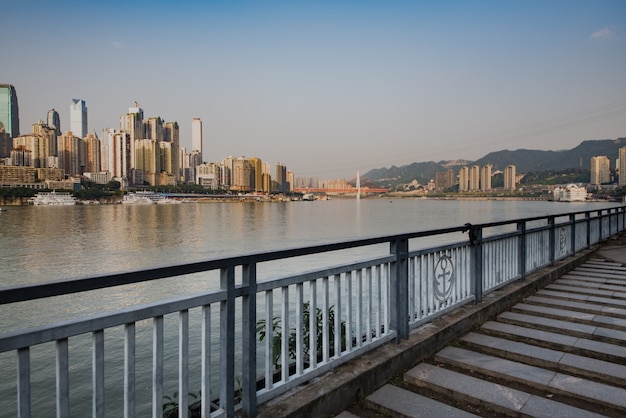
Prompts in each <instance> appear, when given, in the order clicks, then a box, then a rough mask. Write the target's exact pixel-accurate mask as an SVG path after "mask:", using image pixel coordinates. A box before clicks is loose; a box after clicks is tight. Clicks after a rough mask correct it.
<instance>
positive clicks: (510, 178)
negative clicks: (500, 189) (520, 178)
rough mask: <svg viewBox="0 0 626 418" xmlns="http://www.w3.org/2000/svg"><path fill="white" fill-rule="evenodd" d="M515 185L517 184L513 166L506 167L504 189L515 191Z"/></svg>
mask: <svg viewBox="0 0 626 418" xmlns="http://www.w3.org/2000/svg"><path fill="white" fill-rule="evenodd" d="M516 183H517V182H516V174H515V166H514V165H508V166H507V167H506V168H505V169H504V189H505V190H515V184H516Z"/></svg>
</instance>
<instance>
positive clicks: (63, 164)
mask: <svg viewBox="0 0 626 418" xmlns="http://www.w3.org/2000/svg"><path fill="white" fill-rule="evenodd" d="M57 149H58V151H59V168H62V169H63V170H64V171H65V174H68V175H70V176H75V175H80V174H82V173H83V165H84V163H83V158H81V157H82V156H83V155H84V152H85V147H84V143H83V140H82V139H81V138H79V137H77V136H75V135H74V133H73V132H72V131H68V132H65V133H64V134H63V135H61V136H59V137H58V138H57Z"/></svg>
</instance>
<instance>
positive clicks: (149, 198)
mask: <svg viewBox="0 0 626 418" xmlns="http://www.w3.org/2000/svg"><path fill="white" fill-rule="evenodd" d="M122 203H124V204H131V205H153V204H155V203H156V204H159V205H163V204H170V203H174V204H176V203H180V201H179V200H175V199H169V198H168V197H166V196H163V195H162V194H159V193H155V192H151V191H137V192H130V193H128V194H126V195H124V197H122Z"/></svg>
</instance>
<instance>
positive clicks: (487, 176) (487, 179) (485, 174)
mask: <svg viewBox="0 0 626 418" xmlns="http://www.w3.org/2000/svg"><path fill="white" fill-rule="evenodd" d="M480 190H482V191H483V192H488V191H489V190H491V164H486V165H484V166H482V168H481V169H480Z"/></svg>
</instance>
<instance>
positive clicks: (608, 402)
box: [550, 373, 626, 413]
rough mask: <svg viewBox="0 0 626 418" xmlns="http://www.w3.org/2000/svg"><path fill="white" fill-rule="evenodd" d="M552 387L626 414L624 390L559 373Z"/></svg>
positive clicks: (551, 384)
mask: <svg viewBox="0 0 626 418" xmlns="http://www.w3.org/2000/svg"><path fill="white" fill-rule="evenodd" d="M550 387H551V388H553V389H558V390H563V391H566V392H569V393H571V394H574V395H575V396H576V397H578V398H580V399H584V400H590V401H591V400H593V401H596V402H599V403H601V404H603V405H604V406H606V407H609V408H614V409H617V410H619V411H622V412H624V413H626V396H624V389H623V388H618V387H615V386H610V385H605V384H603V383H597V382H590V381H589V380H587V379H582V378H578V377H573V376H570V375H567V374H562V373H558V374H557V375H556V377H555V378H554V380H553V381H552V383H550Z"/></svg>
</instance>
